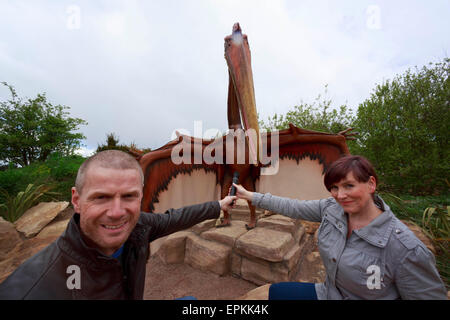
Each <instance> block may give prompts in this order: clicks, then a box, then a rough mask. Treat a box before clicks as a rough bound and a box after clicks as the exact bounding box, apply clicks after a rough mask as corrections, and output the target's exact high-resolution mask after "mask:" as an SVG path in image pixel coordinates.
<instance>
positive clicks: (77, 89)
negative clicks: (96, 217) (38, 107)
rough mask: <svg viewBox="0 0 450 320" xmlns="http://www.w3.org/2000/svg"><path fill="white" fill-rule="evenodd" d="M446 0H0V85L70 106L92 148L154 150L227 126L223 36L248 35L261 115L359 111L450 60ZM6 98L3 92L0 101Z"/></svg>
mask: <svg viewBox="0 0 450 320" xmlns="http://www.w3.org/2000/svg"><path fill="white" fill-rule="evenodd" d="M449 13H450V1H448V0H432V1H423V0H417V1H375V0H374V1H360V0H359V1H320V0H317V1H301V0H292V1H290V0H286V1H277V0H270V1H264V0H254V1H246V0H239V1H234V0H203V1H202V0H198V1H197V0H192V1H167V0H165V1H130V0H127V1H112V0H108V1H106V0H105V1H92V0H89V1H76V0H73V1H35V0H33V1H31V0H29V1H17V0H11V1H8V0H6V1H5V0H0V81H6V82H8V83H9V84H11V85H13V86H14V87H15V89H16V90H17V92H18V94H19V96H21V97H29V98H33V97H35V96H36V95H37V94H38V93H42V92H46V94H47V98H48V100H49V101H50V102H51V103H52V104H62V105H66V106H69V107H70V113H71V116H72V117H79V118H82V119H84V120H86V121H87V122H88V123H89V124H88V125H87V126H83V127H81V130H80V131H81V132H82V133H84V135H85V136H86V137H87V139H86V140H85V141H84V143H85V145H86V147H87V148H88V149H95V148H96V147H97V145H98V144H100V143H103V142H104V141H105V140H106V134H107V133H110V132H114V133H115V134H116V135H117V136H118V137H119V138H120V141H121V142H122V143H127V144H129V143H131V142H134V143H136V144H137V145H138V146H139V147H151V148H153V149H156V148H158V147H160V146H162V145H163V144H165V143H167V142H168V141H169V140H171V138H172V133H173V131H174V130H175V129H181V128H182V129H185V130H187V131H188V132H190V133H191V135H193V134H194V123H195V121H202V132H203V133H204V132H206V131H207V130H211V129H218V130H221V131H222V132H223V131H225V130H226V129H227V116H226V103H227V87H228V71H227V65H226V61H225V59H224V45H223V44H224V40H223V39H224V37H225V36H227V35H229V34H230V33H231V29H232V26H233V24H234V23H235V22H239V23H240V25H241V28H242V30H243V33H245V34H247V35H248V39H249V44H250V50H251V54H252V69H253V78H254V85H255V96H256V105H257V110H258V112H259V113H260V116H261V117H262V119H267V117H268V116H271V115H273V114H274V113H285V112H287V111H288V110H289V109H290V108H292V107H293V106H294V105H296V104H299V103H300V102H301V101H304V102H309V103H310V102H313V101H314V98H315V97H317V95H318V94H322V93H323V92H324V87H325V85H328V98H330V99H331V100H332V101H333V104H332V105H333V106H334V107H338V106H340V105H342V104H346V105H347V106H349V107H350V108H352V109H354V110H356V109H357V107H358V105H359V104H360V103H361V102H363V101H364V100H365V99H367V98H369V97H370V94H371V92H373V90H374V88H375V86H376V84H380V83H381V82H382V81H383V80H387V79H392V78H393V77H394V76H395V75H397V74H400V73H402V72H404V71H405V70H407V69H408V68H414V66H418V67H421V66H423V65H425V64H427V63H429V62H437V61H440V60H442V59H443V58H444V57H448V55H449V46H450V36H449V31H450V19H449ZM8 98H9V91H8V90H7V89H6V88H5V87H3V86H2V87H1V88H0V100H3V101H4V100H6V99H8Z"/></svg>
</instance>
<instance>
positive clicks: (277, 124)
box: [259, 86, 354, 133]
mask: <svg viewBox="0 0 450 320" xmlns="http://www.w3.org/2000/svg"><path fill="white" fill-rule="evenodd" d="M326 94H327V86H325V93H324V96H323V97H322V95H321V94H319V95H318V96H317V98H316V99H315V101H314V102H313V103H305V102H301V103H300V104H299V105H296V106H294V107H293V108H292V110H290V111H288V112H287V113H286V114H285V115H282V114H281V115H279V114H275V115H273V116H272V117H269V118H268V119H267V121H264V120H260V121H259V125H260V127H261V128H262V129H265V130H267V131H272V130H283V129H287V128H289V123H292V124H293V125H295V126H297V127H300V128H303V129H308V130H315V131H321V132H327V133H338V132H341V131H343V130H345V129H347V128H349V127H351V126H352V122H353V120H354V116H353V114H352V111H351V110H349V109H348V108H347V106H346V105H342V106H340V107H339V110H336V109H334V108H332V107H331V103H332V101H331V99H327V98H326Z"/></svg>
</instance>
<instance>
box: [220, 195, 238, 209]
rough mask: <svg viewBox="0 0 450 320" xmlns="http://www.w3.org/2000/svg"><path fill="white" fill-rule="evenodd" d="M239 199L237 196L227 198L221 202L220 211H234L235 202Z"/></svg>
mask: <svg viewBox="0 0 450 320" xmlns="http://www.w3.org/2000/svg"><path fill="white" fill-rule="evenodd" d="M236 199H237V197H236V196H226V197H225V198H223V199H222V200H219V204H220V209H222V210H223V211H229V210H231V209H233V201H235V200H236Z"/></svg>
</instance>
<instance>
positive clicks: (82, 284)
mask: <svg viewBox="0 0 450 320" xmlns="http://www.w3.org/2000/svg"><path fill="white" fill-rule="evenodd" d="M143 182H144V175H143V172H142V169H141V167H140V166H139V163H138V162H137V161H136V160H135V159H134V158H133V157H131V156H130V155H128V154H127V153H124V152H122V151H116V150H108V151H103V152H100V153H97V154H96V155H94V156H92V157H91V158H89V159H88V160H86V161H85V162H84V163H83V164H82V165H81V167H80V169H79V170H78V174H77V178H76V182H75V187H73V188H72V204H73V207H74V209H75V212H76V213H75V214H74V215H73V217H72V219H71V220H70V222H69V224H68V226H67V229H66V230H65V232H64V233H63V234H62V235H61V237H59V238H58V239H57V240H56V241H55V242H54V243H52V244H50V245H49V246H48V247H47V248H45V249H44V250H42V251H41V252H39V253H38V254H36V255H34V256H33V257H31V258H30V259H29V260H27V261H26V262H25V263H23V264H22V265H21V266H20V267H19V268H18V269H17V270H16V271H15V272H14V273H13V274H12V275H11V276H10V277H8V278H7V279H6V280H5V281H4V282H3V283H2V284H0V299H142V297H143V292H144V281H145V272H146V263H147V260H148V257H149V254H150V252H149V242H151V241H153V240H155V239H157V238H160V237H163V236H166V235H168V234H171V233H173V232H176V231H179V230H182V229H186V228H189V227H191V226H193V225H195V224H197V223H199V222H201V221H203V220H206V219H215V218H218V217H219V214H220V210H221V209H222V210H228V209H230V208H231V206H232V201H233V200H235V199H236V197H231V196H227V197H225V198H224V199H222V200H220V201H211V202H206V203H202V204H198V205H193V206H188V207H184V208H180V209H177V210H174V209H170V210H168V211H166V212H165V214H153V213H141V212H140V204H141V199H142V195H143V194H142V187H143Z"/></svg>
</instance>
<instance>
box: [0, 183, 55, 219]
mask: <svg viewBox="0 0 450 320" xmlns="http://www.w3.org/2000/svg"><path fill="white" fill-rule="evenodd" d="M50 189H51V187H49V186H45V185H39V186H34V185H33V184H29V185H28V186H27V187H26V188H25V190H24V191H20V192H18V193H17V195H16V196H12V195H10V194H9V193H8V192H7V191H6V190H4V189H1V188H0V194H1V196H2V198H3V199H4V201H5V202H4V203H1V204H0V215H1V216H3V217H4V218H5V219H6V220H8V221H9V222H14V221H16V220H17V219H19V218H20V217H21V216H22V214H24V213H25V211H27V210H28V209H29V208H31V207H32V206H34V205H35V204H37V203H38V201H39V199H40V198H42V197H43V196H44V195H47V196H52V195H55V193H53V192H49V191H50Z"/></svg>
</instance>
